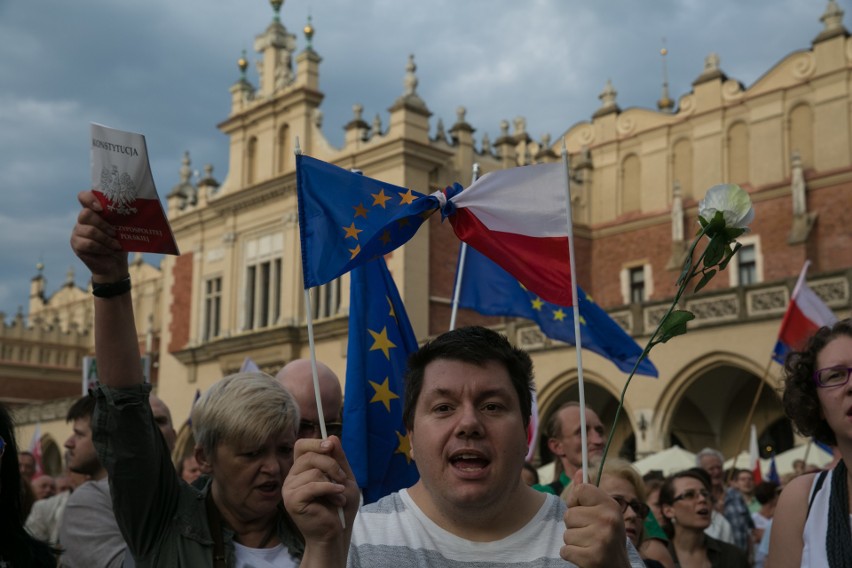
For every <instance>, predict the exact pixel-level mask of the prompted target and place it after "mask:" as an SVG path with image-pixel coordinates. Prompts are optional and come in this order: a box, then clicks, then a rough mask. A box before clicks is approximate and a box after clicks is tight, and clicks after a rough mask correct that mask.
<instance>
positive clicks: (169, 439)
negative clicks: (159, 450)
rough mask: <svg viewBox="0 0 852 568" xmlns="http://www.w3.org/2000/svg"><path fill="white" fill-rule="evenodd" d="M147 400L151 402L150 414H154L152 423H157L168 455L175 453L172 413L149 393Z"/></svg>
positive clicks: (175, 438)
mask: <svg viewBox="0 0 852 568" xmlns="http://www.w3.org/2000/svg"><path fill="white" fill-rule="evenodd" d="M148 400H149V401H150V402H151V412H153V413H154V422H156V423H157V426H158V427H159V428H160V432H161V433H162V434H163V438H165V439H166V446H168V447H169V453H170V454H171V453H173V452H174V451H175V442H177V432H175V427H174V425H172V413H171V411H170V410H169V407H168V406H166V403H165V402H163V401H162V400H160V398H159V397H157V395H155V394H153V393H151V394H150V395H149V396H148Z"/></svg>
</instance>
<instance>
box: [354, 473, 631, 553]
mask: <svg viewBox="0 0 852 568" xmlns="http://www.w3.org/2000/svg"><path fill="white" fill-rule="evenodd" d="M564 513H565V504H564V503H563V502H562V501H561V500H560V499H559V498H558V497H556V496H553V495H547V498H546V499H545V501H544V504H543V505H542V506H541V509H539V511H538V512H537V513H536V514H535V516H534V517H533V518H532V519H531V520H530V522H529V523H527V524H526V525H525V526H524V527H523V528H522V529H520V530H519V531H517V532H515V533H513V534H511V535H509V536H507V537H506V538H503V539H500V540H496V541H493V542H474V541H470V540H467V539H463V538H460V537H458V536H456V535H454V534H452V533H450V532H448V531H446V530H444V529H442V528H441V527H439V526H438V525H437V524H435V523H434V522H432V520H431V519H429V518H428V517H427V516H426V515H425V514H424V513H423V511H422V510H420V508H419V507H418V506H417V505H416V504H415V503H414V501H413V500H412V499H411V497H410V496H409V494H408V491H407V490H405V489H403V490H402V491H400V492H398V493H393V494H391V495H388V496H387V497H384V498H383V499H381V500H379V501H377V502H375V503H371V504H370V505H366V506H364V507H362V508H361V510H360V511H358V515H357V516H356V517H355V523H354V525H353V527H352V543H351V545H350V547H349V561H348V563H347V566H349V567H350V568H351V567H363V568H409V567H425V566H441V567H447V568H488V567H491V566H508V565H512V566H516V567H519V568H533V567H535V568H551V567H552V568H566V567H568V566H573V565H571V564H568V563H567V562H565V561H564V560H562V558H560V556H559V549H560V548H561V547H562V544H563V542H562V535H563V532H564V531H565V524H564V523H563V520H562V515H563V514H564ZM628 552H629V553H630V561H631V566H635V567H637V568H640V567H643V566H644V564H643V563H642V560H641V558H639V554H638V553H637V552H636V549H635V548H633V546H632V545H629V543H628Z"/></svg>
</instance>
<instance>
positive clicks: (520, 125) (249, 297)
mask: <svg viewBox="0 0 852 568" xmlns="http://www.w3.org/2000/svg"><path fill="white" fill-rule="evenodd" d="M816 17H818V14H815V18H816ZM842 19H843V12H842V11H841V10H840V8H839V7H838V6H837V4H836V3H835V2H834V1H830V2H828V3H827V8H826V10H825V12H824V14H823V15H822V18H821V20H822V25H823V31H822V32H821V33H820V34H819V35H818V36H817V37H816V38H814V40H813V42H812V45H811V46H810V47H806V48H803V49H802V50H800V51H796V52H794V53H791V54H789V55H787V56H786V57H784V58H782V59H781V60H780V61H779V62H778V63H777V64H776V65H775V66H773V67H772V68H771V69H769V70H767V71H766V73H764V75H763V76H762V77H761V78H760V79H758V80H757V81H756V82H755V83H754V84H753V85H751V86H749V87H745V86H743V85H742V84H741V83H740V82H738V81H737V80H736V79H733V78H728V77H727V76H726V75H725V73H724V71H723V68H722V66H721V64H720V61H719V58H718V57H717V56H715V55H713V54H711V55H709V56H708V57H707V59H706V61H705V63H704V68H703V70H699V73H697V77H696V79H695V81H694V82H693V84H692V90H691V91H690V92H689V93H686V94H684V95H683V96H681V97H680V98H679V101H678V103H677V105H676V106H675V104H674V102H673V101H672V100H671V99H670V98H669V96H668V93H667V92H665V91H664V93H663V97H662V98H661V100H660V102H659V105H658V108H657V109H643V108H630V109H627V110H622V109H621V108H620V107H619V106H618V104H617V94H616V92H615V89H614V88H613V87H612V85H611V84H607V86H606V88H605V90H604V91H603V92H602V93H601V95H600V98H601V107H600V108H599V109H598V110H597V111H596V112H595V113H594V115H593V116H592V117H591V118H590V119H589V120H586V121H581V122H578V123H576V124H574V126H571V127H570V128H568V129H567V130H566V129H565V128H566V127H565V126H564V125H559V124H554V125H553V130H554V131H562V132H563V135H562V136H560V137H559V140H560V142H559V143H553V141H551V140H550V139H549V138H548V137H544V138H542V139H540V140H534V139H533V138H532V137H531V136H530V135H529V134H528V133H527V132H526V127H525V122H524V120H523V119H522V118H518V119H515V120H514V121H513V123H512V124H510V123H509V122H508V121H505V122H504V123H503V124H502V125H501V134H500V136H499V137H498V138H497V139H496V140H494V141H493V142H492V141H490V140H489V139H488V138H487V136H483V137H481V138H479V139H476V138H475V137H474V134H475V129H474V127H473V126H472V125H471V124H469V123H468V122H467V121H466V119H465V115H466V111H465V109H463V108H459V109H458V112H457V116H456V118H455V122H454V123H453V124H452V125H451V126H450V128H449V129H445V127H444V126H443V123H442V121H440V120H437V121H436V122H435V124H434V126H433V125H432V124H431V123H430V119H431V112H430V111H429V107H428V104H427V101H424V100H423V99H422V98H421V97H420V95H419V94H418V92H417V87H418V79H417V75H416V65H415V61H414V58H413V56H412V57H411V58H409V61H408V65H407V67H406V69H405V74H404V76H403V92H402V93H401V95H400V96H398V97H397V98H396V99H394V100H391V99H390V98H389V101H388V102H389V105H390V106H389V108H388V115H387V121H386V123H385V121H383V120H382V117H381V116H376V117H375V119H374V120H373V121H372V122H369V123H368V122H367V121H366V120H365V119H364V117H363V116H362V114H363V109H362V107H360V105H355V106H354V107H353V117H352V120H351V121H350V122H349V123H348V124H346V126H345V138H344V141H343V145H342V146H341V147H339V148H338V147H335V146H333V145H332V144H331V143H329V141H328V140H327V139H326V137H325V136H324V135H323V130H322V127H323V124H322V122H323V121H322V112H321V103H322V100H323V93H322V91H321V89H320V64H321V57H320V56H319V54H318V53H317V52H316V51H314V50H313V48H312V47H311V37H312V35H313V33H314V30H313V28H311V27H310V26H307V27H306V28H305V30H304V31H305V40H306V47H305V48H303V49H301V50H298V48H297V44H298V43H299V42H298V41H297V38H296V36H295V35H293V34H291V33H290V32H289V31H288V30H287V29H286V27H285V26H284V25H283V24H282V23H281V21H280V19H279V17H278V15H277V13H276V15H275V17H274V19H273V21H272V22H271V23H270V24H269V26H268V27H267V28H266V30H265V31H264V32H263V33H261V34H260V35H258V36H257V38H256V39H255V44H254V48H255V50H256V51H257V52H258V53H259V55H260V60H259V62H258V75H259V82H258V84H257V85H253V84H252V83H250V82H249V80H248V79H247V76H246V68H247V67H248V62H247V61H246V60H241V61H240V68H241V76H240V78H239V79H238V81H237V82H236V83H234V85H233V86H232V87H231V91H230V93H231V111H230V114H229V115H228V117H226V118H225V120H224V121H223V122H222V123H221V124H219V128H220V129H221V130H222V131H223V132H224V133H225V134H227V135H228V136H229V138H230V158H229V168H228V172H227V175H226V177H225V179H224V181H222V183H219V182H217V181H216V180H215V179H214V178H213V176H212V169H211V168H209V167H208V168H207V169H206V175H205V177H204V178H203V179H202V180H201V181H200V182H198V183H196V184H193V183H191V182H190V175H189V172H190V171H191V169H190V162H189V157H188V156H186V157H185V158H184V167H183V169H182V173H181V181H180V183H179V184H178V185H176V186H175V188H174V190H173V191H172V192H171V194H170V195H169V197H168V209H169V218H170V222H171V224H172V227H173V229H174V232H175V235H176V237H177V240H178V242H179V246H180V249H181V250H182V251H184V253H183V254H182V255H181V256H180V257H176V258H175V257H167V258H166V259H164V260H163V262H162V265H161V267H160V271H161V272H160V273H159V274H158V275H157V277H156V279H155V280H156V282H157V284H156V285H153V284H152V290H156V292H152V293H157V294H160V295H159V296H158V299H156V300H155V299H152V300H151V302H152V304H151V306H153V307H151V308H150V310H149V308H142V309H141V311H138V312H137V317H138V318H139V319H140V322H138V325H140V339H141V338H142V337H143V336H144V333H145V331H144V329H143V328H142V327H143V326H144V325H145V323H146V321H145V317H147V314H149V313H151V314H154V315H153V316H152V319H151V325H150V329H152V330H153V333H154V334H155V335H156V337H157V342H158V345H159V377H160V380H159V384H158V392H159V395H160V396H161V397H162V398H163V399H164V400H165V401H166V402H167V403H168V404H169V405H170V406H171V408H172V411H173V413H174V414H175V419H176V422H178V423H180V421H181V420H182V418H183V416H185V415H186V414H187V413H188V412H189V409H190V407H191V404H192V401H193V399H194V396H195V393H196V391H197V390H203V389H205V388H206V387H208V386H209V385H210V384H212V383H213V382H215V381H216V380H218V379H219V378H221V377H222V376H223V375H225V374H228V373H231V372H234V371H236V370H237V369H239V367H240V365H241V363H242V362H243V360H244V358H245V357H247V356H248V357H251V358H252V359H253V360H254V361H256V362H257V363H258V364H259V365H260V366H261V367H262V368H263V369H264V370H267V371H269V372H272V373H274V372H275V371H277V369H278V368H279V367H281V366H282V365H283V364H285V363H286V362H288V361H290V360H292V359H294V358H296V357H306V356H308V345H307V344H308V340H307V331H306V325H305V322H306V316H307V314H306V309H307V308H306V305H305V302H304V297H303V290H302V278H301V272H300V271H301V265H300V248H299V231H298V215H297V203H296V180H295V169H294V168H295V162H294V157H293V152H294V146H295V144H296V142H295V141H296V140H298V144H299V147H300V149H301V151H302V152H303V153H305V154H308V155H311V156H314V157H316V158H319V159H322V160H325V161H328V162H331V163H333V164H336V165H338V166H341V167H344V168H356V169H358V170H361V171H362V172H363V173H364V174H365V175H367V176H369V177H372V178H376V179H381V180H383V181H386V182H388V183H392V184H395V185H399V186H403V187H410V188H412V189H415V190H418V191H421V192H424V193H429V192H431V191H434V190H436V189H440V188H443V187H445V186H447V185H450V184H452V183H453V182H460V183H462V184H463V185H467V184H469V182H470V180H471V172H472V168H473V165H474V163H476V164H479V166H480V168H481V170H482V171H483V172H488V171H492V170H495V169H500V168H508V167H515V166H520V165H526V164H530V163H540V162H550V161H555V160H557V159H558V157H557V152H558V148H559V146H561V140H562V139H563V138H564V140H565V142H566V145H567V150H568V153H569V156H570V163H571V169H572V203H573V211H574V229H575V236H576V243H575V244H576V265H577V277H578V281H579V284H580V285H581V286H582V287H583V288H584V289H585V290H586V291H587V292H588V293H589V294H590V295H591V296H593V297H594V298H595V300H596V301H597V302H598V304H600V305H601V306H602V307H604V308H605V309H607V310H608V311H609V312H610V313H611V315H612V316H613V317H614V318H615V319H616V321H618V322H619V323H620V324H621V325H622V326H623V327H624V328H625V329H626V330H627V331H628V332H629V333H631V334H632V335H633V336H634V337H635V338H636V340H637V341H638V342H639V343H644V341H645V340H646V339H647V337H648V335H649V334H650V332H651V331H652V330H653V327H654V325H655V324H656V322H658V321H659V319H660V317H661V316H662V313H663V312H664V311H665V309H666V308H667V307H668V304H669V303H670V301H671V297H672V296H673V294H674V291H675V289H674V282H675V280H676V278H677V274H678V268H679V266H680V263H681V261H682V259H683V255H684V254H685V251H686V245H685V243H686V241H688V240H689V238H690V236H691V234H693V232H694V227H697V223H696V215H697V205H698V201H699V200H700V199H701V197H702V196H703V194H704V191H705V190H706V189H707V188H709V187H711V186H712V185H715V184H717V183H722V182H734V183H738V184H740V185H742V186H743V187H744V188H746V189H747V191H748V192H749V193H750V195H751V197H752V200H753V201H754V206H755V209H756V214H757V216H756V220H755V222H754V224H753V226H752V231H751V232H750V233H749V234H748V235H747V236H745V237H743V238H742V239H741V242H742V243H743V244H744V246H743V248H742V249H741V251H740V252H739V254H738V255H737V257H736V261H735V262H734V263H732V265H731V266H730V267H729V269H728V270H727V271H726V272H724V273H722V274H720V275H718V276H717V277H716V279H715V280H714V281H713V282H711V284H710V285H709V286H708V287H707V288H706V289H705V290H702V291H701V292H700V293H699V294H694V295H687V296H685V299H684V300H683V303H684V304H685V307H686V308H687V309H690V310H691V311H693V312H694V313H695V314H696V319H695V320H694V321H693V322H692V323H691V324H690V331H689V333H688V334H687V335H685V336H682V337H678V338H676V339H675V340H673V341H672V342H670V343H669V344H666V345H661V346H658V347H657V348H655V350H654V351H653V353H652V357H651V358H652V360H653V361H654V363H655V364H656V366H657V368H658V369H659V371H660V377H659V379H650V378H646V377H637V378H636V379H635V380H634V382H633V384H632V385H631V389H630V391H629V393H628V396H627V398H626V404H625V413H624V414H623V415H622V419H621V421H620V422H619V424H618V425H617V426H616V432H617V434H616V438H615V447H616V448H620V449H621V451H622V452H623V453H625V454H626V455H628V456H630V457H632V456H634V455H635V456H641V455H645V454H648V453H651V452H653V451H657V450H660V449H662V448H664V447H667V446H668V445H670V444H672V443H679V444H681V445H682V446H684V447H685V448H687V449H690V450H693V451H695V450H698V449H700V448H702V447H704V446H714V447H718V448H720V449H721V450H722V451H723V452H725V453H729V454H731V453H734V452H735V451H736V449H737V447H739V442H740V437H741V432H743V431H744V427H745V426H746V417H747V415H748V414H749V410H750V408H751V406H752V400H753V399H754V398H755V394H756V393H757V392H758V389H759V386H760V384H761V383H764V384H765V385H766V386H767V387H769V388H763V389H761V390H762V392H761V394H760V396H759V398H758V400H757V402H756V405H755V408H756V410H755V412H754V415H753V419H752V422H753V423H755V424H756V425H757V427H758V431H759V432H760V435H761V442H762V445H763V446H764V448H765V449H766V448H768V447H772V448H773V449H775V450H784V449H787V448H789V447H790V446H791V445H793V444H794V443H795V439H794V435H793V433H792V430H791V428H790V424H789V422H788V421H787V420H786V419H785V418H784V417H783V412H782V410H781V408H780V405H779V403H778V401H779V399H778V395H777V391H776V389H777V387H778V384H779V383H778V380H779V370H780V369H779V367H778V366H777V365H775V364H773V363H771V362H770V353H771V351H772V347H773V346H774V343H775V340H776V338H777V332H778V328H779V325H780V321H781V316H782V315H783V313H784V310H785V307H786V305H787V302H788V300H789V297H790V292H791V290H792V286H793V283H794V282H795V279H796V277H797V275H798V273H799V270H800V269H801V267H802V265H803V263H804V262H805V260H806V259H809V260H810V261H811V262H812V267H811V271H810V273H809V283H810V286H811V287H812V288H813V289H814V290H815V291H816V292H817V293H818V294H819V295H820V296H821V297H823V299H824V300H825V301H826V302H827V303H828V305H829V306H831V307H832V308H833V309H834V310H835V311H836V313H837V314H838V316H840V317H848V316H849V313H850V305H852V301H850V297H851V296H852V293H850V288H852V231H850V230H849V227H848V221H846V220H845V219H844V213H845V211H846V209H848V206H849V205H852V106H851V105H852V81H850V79H849V77H850V69H852V40H851V39H850V37H849V33H848V32H847V30H846V28H845V27H844V26H843V22H842ZM530 199H535V196H534V195H531V196H530ZM458 244H459V243H458V241H457V239H456V237H455V236H454V234H453V233H452V231H451V229H450V228H449V227H448V226H446V225H441V224H440V221H439V220H438V219H434V218H433V219H431V220H430V222H429V223H428V224H426V225H424V226H423V227H422V228H421V230H420V231H419V232H418V234H417V236H416V237H415V238H414V239H413V240H412V241H410V242H409V243H408V244H407V245H405V246H404V247H402V248H401V249H398V250H397V251H395V252H394V253H393V254H391V255H389V257H388V265H389V267H390V269H391V271H392V273H393V275H394V278H395V280H396V282H397V285H398V287H399V289H400V293H401V296H402V298H403V300H404V301H405V305H406V309H407V311H408V315H409V317H410V319H411V321H412V324H413V325H414V328H415V333H416V334H417V336H418V338H419V339H421V340H424V339H426V338H427V337H429V336H432V335H435V334H437V333H440V332H442V331H444V330H446V329H448V326H449V319H450V300H451V296H452V288H453V275H454V272H455V262H456V256H457V251H458ZM134 286H136V285H135V284H134ZM135 293H138V288H135ZM81 294H82V291H81ZM312 298H313V299H312V303H311V309H312V310H313V313H312V316H313V319H314V321H315V335H316V338H317V357H318V359H320V360H322V361H324V362H325V363H327V364H328V365H329V366H330V367H332V368H333V369H334V370H335V371H336V372H337V373H338V375H339V376H340V377H341V379H343V377H344V376H345V366H346V360H345V356H346V345H347V332H348V330H347V314H348V278H347V277H346V276H344V277H342V278H341V279H339V280H338V281H335V282H332V283H330V284H327V285H325V286H322V287H320V288H318V289H315V290H314V291H313V292H312ZM79 300H80V301H81V302H82V303H81V304H80V306H81V307H80V308H75V309H77V310H78V312H79V310H84V312H80V313H84V314H85V310H86V309H90V302H89V299H88V295H86V294H82V296H81V297H80V298H79ZM138 301H139V299H138V298H137V302H138ZM72 304H73V302H72ZM85 306H88V307H85ZM157 306H158V307H157ZM146 310H147V311H146ZM60 311H61V310H60ZM140 314H142V315H140ZM58 317H59V318H60V319H62V318H63V317H67V316H63V315H59V316H58ZM85 317H89V316H88V315H85ZM32 318H33V307H32V305H31V308H30V320H31V322H32ZM69 321H70V320H69ZM79 321H81V322H82V321H83V320H79ZM459 323H460V324H462V325H463V324H465V323H484V324H486V325H492V326H495V327H496V328H497V329H499V330H500V331H502V332H504V333H506V334H507V335H508V336H509V337H510V339H511V340H512V341H513V342H515V343H516V344H518V345H520V346H522V347H524V348H526V349H528V350H529V351H530V353H531V354H532V356H533V359H534V362H535V368H536V385H537V389H538V393H539V395H538V397H539V398H538V400H539V408H540V412H541V416H542V418H543V419H545V420H546V418H547V416H549V414H550V413H552V412H553V411H554V410H555V409H556V408H557V407H558V406H559V405H560V404H561V403H562V402H564V401H566V400H570V399H574V398H576V396H577V370H576V359H575V356H574V349H573V347H569V346H566V345H563V344H558V343H556V342H553V341H551V340H549V339H547V338H545V337H544V336H542V335H541V333H540V332H539V331H538V329H537V328H536V327H535V326H533V325H532V324H530V323H529V322H526V321H523V320H516V319H505V318H485V317H483V316H479V315H477V314H474V313H468V312H462V313H461V314H460V317H459ZM79 325H82V324H79ZM89 325H90V324H89ZM584 375H585V382H586V400H587V403H588V404H589V405H590V406H591V407H593V408H595V409H596V410H597V411H598V413H599V414H601V416H602V418H603V420H604V422H605V423H607V422H610V423H611V421H612V419H613V418H614V414H615V407H616V403H617V400H618V398H619V396H620V391H621V388H622V387H623V385H624V382H625V379H626V376H625V375H624V374H623V373H621V372H620V371H619V370H618V369H617V368H616V367H615V366H614V365H612V364H611V363H609V362H608V361H606V360H605V359H603V358H601V357H599V356H597V355H595V354H593V353H588V354H584ZM31 414H32V415H34V414H36V411H35V410H33V411H32V413H31ZM30 419H32V416H30ZM187 438H188V436H187V434H186V432H184V433H183V435H182V436H181V439H182V440H183V441H184V443H186V440H187ZM184 449H185V448H184ZM179 450H180V449H179ZM541 458H542V459H546V458H547V456H545V455H542V456H541Z"/></svg>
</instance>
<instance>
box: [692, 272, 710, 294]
mask: <svg viewBox="0 0 852 568" xmlns="http://www.w3.org/2000/svg"><path fill="white" fill-rule="evenodd" d="M715 275H716V269H715V268H713V269H710V270H708V271H707V272H705V273H704V276H702V277H701V281H700V282H699V283H698V284H697V285H696V286H695V290H693V292H698V291H699V290H701V289H702V288H704V286H706V285H707V283H708V282H710V280H712V279H713V276H715Z"/></svg>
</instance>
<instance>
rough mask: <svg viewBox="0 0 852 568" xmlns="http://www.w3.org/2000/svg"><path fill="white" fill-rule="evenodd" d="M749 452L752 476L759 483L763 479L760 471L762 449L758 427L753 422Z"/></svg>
mask: <svg viewBox="0 0 852 568" xmlns="http://www.w3.org/2000/svg"><path fill="white" fill-rule="evenodd" d="M748 454H749V464H748V466H749V469H751V474H752V477H753V478H754V483H755V485H757V484H758V483H760V482H761V481H763V475H762V473H761V471H760V450H759V449H758V446H757V427H756V426H755V425H754V424H752V425H751V439H750V440H749V444H748Z"/></svg>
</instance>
